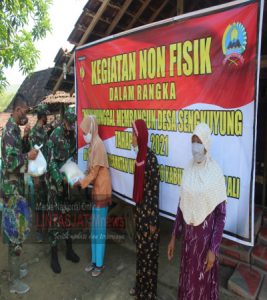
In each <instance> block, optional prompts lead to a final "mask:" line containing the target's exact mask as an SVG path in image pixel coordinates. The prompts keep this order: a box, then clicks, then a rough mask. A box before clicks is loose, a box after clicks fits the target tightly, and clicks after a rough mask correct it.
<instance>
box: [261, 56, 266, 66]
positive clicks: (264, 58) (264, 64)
mask: <svg viewBox="0 0 267 300" xmlns="http://www.w3.org/2000/svg"><path fill="white" fill-rule="evenodd" d="M266 68H267V55H262V56H261V69H266Z"/></svg>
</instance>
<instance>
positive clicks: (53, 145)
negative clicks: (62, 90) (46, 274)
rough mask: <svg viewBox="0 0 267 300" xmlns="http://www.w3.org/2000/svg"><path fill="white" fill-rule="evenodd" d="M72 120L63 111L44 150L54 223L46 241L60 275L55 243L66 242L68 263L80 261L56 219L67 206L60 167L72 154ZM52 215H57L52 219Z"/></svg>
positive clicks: (69, 112)
mask: <svg viewBox="0 0 267 300" xmlns="http://www.w3.org/2000/svg"><path fill="white" fill-rule="evenodd" d="M75 121H76V115H75V112H74V110H73V109H72V108H67V109H66V111H65V114H64V120H63V124H62V125H61V126H58V127H56V128H55V129H54V131H53V132H52V134H51V136H50V138H49V140H48V144H47V148H48V156H47V157H48V160H47V162H48V173H47V177H46V178H47V187H48V209H49V213H51V214H52V217H53V218H52V219H53V220H54V222H53V224H52V226H51V227H50V228H49V232H48V235H49V240H50V244H51V268H52V270H53V271H54V272H55V273H60V272H61V267H60V264H59V262H58V254H57V241H58V240H60V239H62V236H64V237H63V239H65V240H66V247H67V248H66V259H68V260H70V261H72V262H75V263H77V262H79V260H80V258H79V257H78V256H77V254H76V253H75V252H74V251H73V249H72V241H71V238H70V236H69V233H68V231H67V230H66V228H64V227H63V226H62V224H60V221H59V219H60V218H61V219H64V214H65V213H66V210H64V208H62V207H64V205H66V206H67V204H68V197H69V187H68V184H67V181H66V179H65V178H64V176H63V174H61V173H60V171H59V170H60V168H61V167H62V166H63V165H64V164H65V162H66V161H67V160H68V159H69V158H71V157H73V156H74V155H76V139H75V131H74V130H75ZM56 213H59V215H58V217H56V216H57V215H56Z"/></svg>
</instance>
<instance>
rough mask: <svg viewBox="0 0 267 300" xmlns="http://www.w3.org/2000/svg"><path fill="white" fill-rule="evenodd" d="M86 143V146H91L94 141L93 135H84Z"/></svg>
mask: <svg viewBox="0 0 267 300" xmlns="http://www.w3.org/2000/svg"><path fill="white" fill-rule="evenodd" d="M83 138H84V141H85V143H86V144H90V142H91V140H92V134H91V133H90V132H89V133H87V134H84V135H83Z"/></svg>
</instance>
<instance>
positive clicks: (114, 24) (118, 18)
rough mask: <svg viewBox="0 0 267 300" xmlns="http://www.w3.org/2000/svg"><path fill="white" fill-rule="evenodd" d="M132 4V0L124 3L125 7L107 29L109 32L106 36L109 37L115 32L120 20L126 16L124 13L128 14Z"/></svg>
mask: <svg viewBox="0 0 267 300" xmlns="http://www.w3.org/2000/svg"><path fill="white" fill-rule="evenodd" d="M131 3H132V0H126V1H124V3H123V6H122V7H121V9H120V10H119V12H118V13H117V15H116V17H115V18H114V19H113V21H112V23H111V24H110V26H109V28H108V29H107V31H106V32H105V34H106V35H109V34H110V33H111V32H112V31H113V29H114V28H115V27H116V25H117V24H118V23H119V21H120V19H121V18H122V16H123V15H124V13H125V12H126V10H127V8H128V7H129V5H130V4H131Z"/></svg>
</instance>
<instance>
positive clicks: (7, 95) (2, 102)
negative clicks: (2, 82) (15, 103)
mask: <svg viewBox="0 0 267 300" xmlns="http://www.w3.org/2000/svg"><path fill="white" fill-rule="evenodd" d="M18 88H19V86H18V85H10V86H8V88H7V89H6V90H5V91H3V93H2V94H1V96H0V113H1V112H3V111H4V110H5V109H6V108H7V107H8V105H9V103H10V102H11V100H12V99H13V97H14V96H15V94H16V92H17V90H18Z"/></svg>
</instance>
